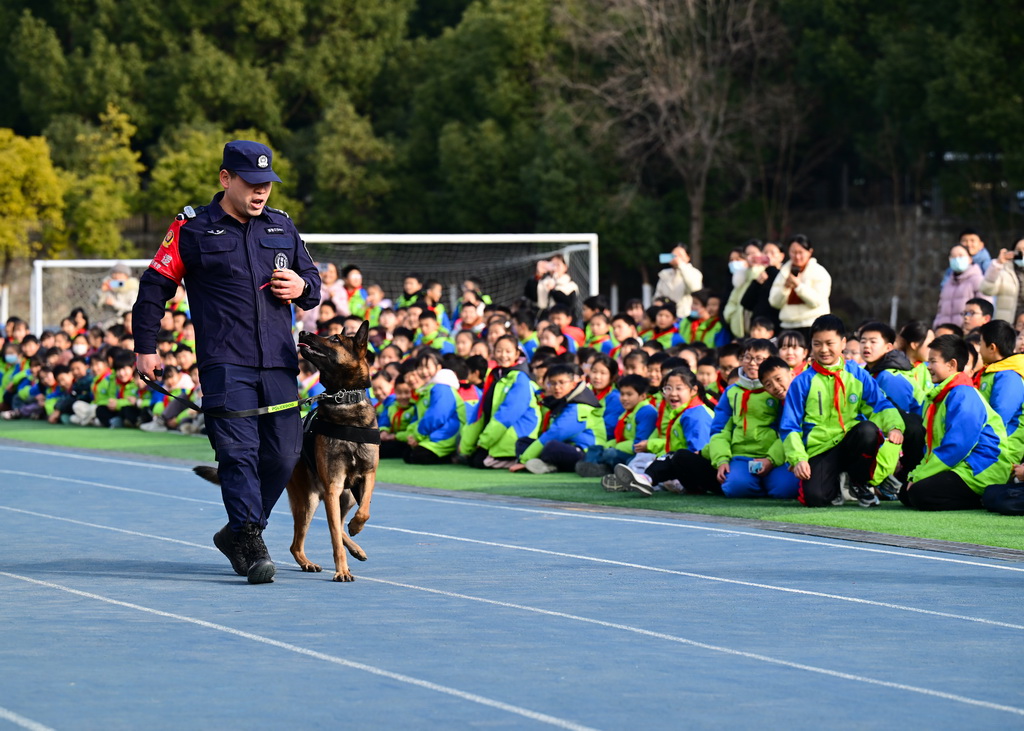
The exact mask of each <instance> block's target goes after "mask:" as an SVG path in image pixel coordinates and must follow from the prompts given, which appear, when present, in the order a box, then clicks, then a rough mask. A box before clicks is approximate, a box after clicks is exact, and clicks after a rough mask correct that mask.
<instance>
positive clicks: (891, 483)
mask: <svg viewBox="0 0 1024 731" xmlns="http://www.w3.org/2000/svg"><path fill="white" fill-rule="evenodd" d="M877 487H878V492H880V493H881V494H882V497H883V498H885V499H886V500H899V499H900V498H899V495H900V489H901V488H902V487H903V483H902V482H900V481H899V480H898V479H896V476H895V475H889V476H888V477H886V478H885V479H884V480H882V481H881V482H880V483H878V486H877Z"/></svg>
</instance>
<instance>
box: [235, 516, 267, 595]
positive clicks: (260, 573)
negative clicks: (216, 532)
mask: <svg viewBox="0 0 1024 731" xmlns="http://www.w3.org/2000/svg"><path fill="white" fill-rule="evenodd" d="M235 538H236V541H237V542H238V544H239V546H240V550H241V554H242V557H243V558H244V560H245V562H246V563H247V564H248V566H249V569H248V571H247V572H246V577H247V578H248V579H249V583H250V584H267V583H269V582H271V581H273V580H274V574H275V573H276V572H277V567H275V566H274V562H273V561H271V560H270V552H269V551H267V545H266V544H265V543H264V542H263V529H262V528H260V527H259V526H258V525H256V524H255V523H246V524H245V526H244V527H243V528H242V530H241V532H239V534H238V535H237V536H236V537H235Z"/></svg>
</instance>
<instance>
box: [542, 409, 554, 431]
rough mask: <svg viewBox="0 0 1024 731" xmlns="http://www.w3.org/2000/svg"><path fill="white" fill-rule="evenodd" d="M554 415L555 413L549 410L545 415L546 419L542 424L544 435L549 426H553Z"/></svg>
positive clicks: (543, 419)
mask: <svg viewBox="0 0 1024 731" xmlns="http://www.w3.org/2000/svg"><path fill="white" fill-rule="evenodd" d="M554 413H555V412H554V410H553V409H548V412H547V413H546V414H544V417H543V418H542V419H541V422H540V430H541V432H542V433H543V432H546V431H547V430H548V426H550V425H551V417H552V416H554Z"/></svg>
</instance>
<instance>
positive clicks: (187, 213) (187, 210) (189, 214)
mask: <svg viewBox="0 0 1024 731" xmlns="http://www.w3.org/2000/svg"><path fill="white" fill-rule="evenodd" d="M205 210H206V206H199V207H198V208H193V207H192V206H185V207H184V208H182V209H181V213H179V214H178V215H177V216H175V219H177V220H179V221H184V220H186V219H192V218H195V217H196V214H197V213H202V212H203V211H205Z"/></svg>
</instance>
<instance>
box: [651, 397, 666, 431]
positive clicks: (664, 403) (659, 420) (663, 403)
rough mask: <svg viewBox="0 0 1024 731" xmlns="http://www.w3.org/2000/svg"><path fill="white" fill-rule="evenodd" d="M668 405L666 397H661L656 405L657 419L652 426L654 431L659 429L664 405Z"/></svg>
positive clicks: (663, 415)
mask: <svg viewBox="0 0 1024 731" xmlns="http://www.w3.org/2000/svg"><path fill="white" fill-rule="evenodd" d="M667 405H668V400H667V399H664V398H663V399H662V400H661V403H660V404H659V405H658V420H657V421H656V422H654V428H655V430H656V431H661V421H662V419H664V418H665V407H666V406H667Z"/></svg>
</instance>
